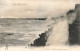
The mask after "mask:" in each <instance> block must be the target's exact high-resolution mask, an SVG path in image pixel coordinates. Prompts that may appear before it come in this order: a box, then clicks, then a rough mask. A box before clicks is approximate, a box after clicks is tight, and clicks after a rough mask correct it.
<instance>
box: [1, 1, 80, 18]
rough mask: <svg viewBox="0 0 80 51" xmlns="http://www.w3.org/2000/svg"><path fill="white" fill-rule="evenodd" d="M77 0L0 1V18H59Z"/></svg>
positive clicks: (73, 5)
mask: <svg viewBox="0 0 80 51" xmlns="http://www.w3.org/2000/svg"><path fill="white" fill-rule="evenodd" d="M79 2H80V1H79V0H6V1H5V0H0V17H2V18H5V17H9V18H12V17H15V18H16V17H18V18H22V17H60V16H61V15H65V14H66V13H67V12H68V11H69V10H70V9H74V8H75V4H77V3H79Z"/></svg>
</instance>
